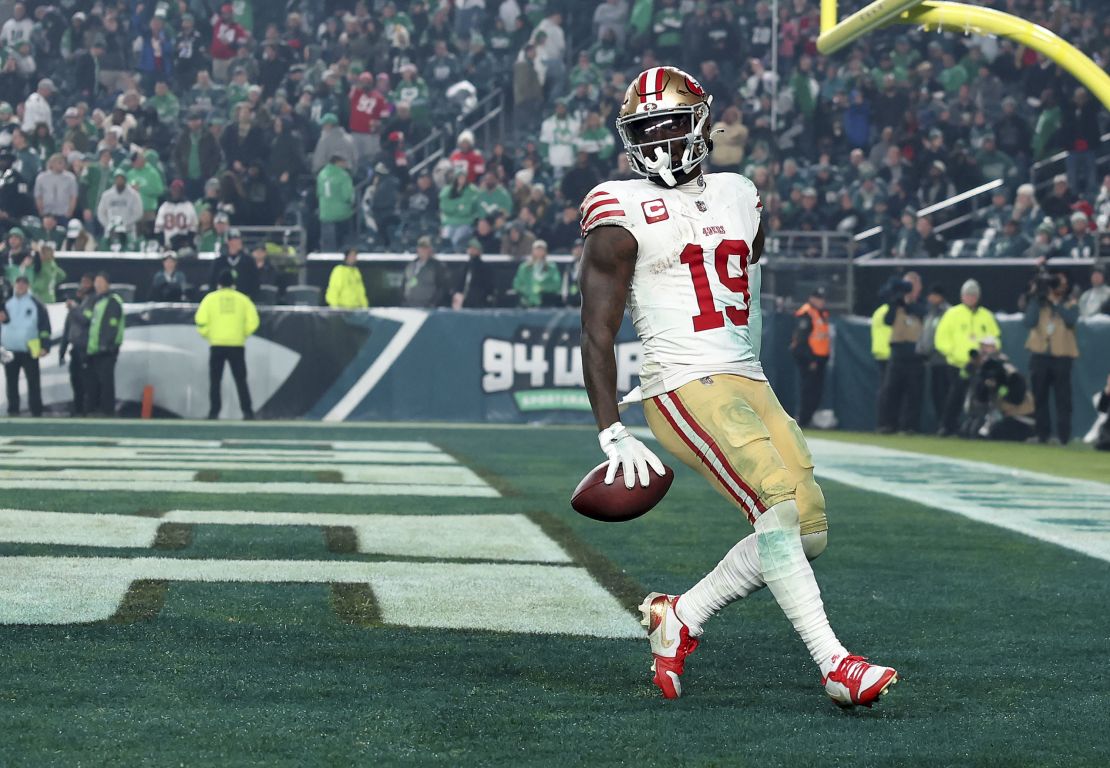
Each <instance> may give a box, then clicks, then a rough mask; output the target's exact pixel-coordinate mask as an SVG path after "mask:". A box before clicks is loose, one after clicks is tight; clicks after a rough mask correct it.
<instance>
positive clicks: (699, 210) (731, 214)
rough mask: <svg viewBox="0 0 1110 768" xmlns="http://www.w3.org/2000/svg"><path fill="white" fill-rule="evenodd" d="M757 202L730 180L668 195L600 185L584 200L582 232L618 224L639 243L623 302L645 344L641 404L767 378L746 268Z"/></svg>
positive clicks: (750, 189) (709, 177)
mask: <svg viewBox="0 0 1110 768" xmlns="http://www.w3.org/2000/svg"><path fill="white" fill-rule="evenodd" d="M761 210H762V203H761V202H760V200H759V194H758V193H757V192H756V189H755V185H754V184H752V182H751V181H750V180H748V179H747V178H746V177H744V176H741V175H739V174H735V173H711V174H705V175H703V176H700V177H698V178H697V179H694V180H693V181H690V182H687V183H686V184H683V185H681V186H678V187H675V188H673V189H665V188H663V187H660V186H659V185H657V184H654V183H652V182H650V181H648V180H646V179H633V180H630V181H607V182H604V183H602V184H599V185H598V186H596V187H594V189H593V190H591V192H590V193H589V194H588V195H587V196H586V198H585V199H584V200H583V201H582V207H581V214H582V235H583V237H585V236H586V235H587V234H588V233H589V232H591V231H593V230H594V229H596V228H597V227H603V226H618V227H622V228H624V229H626V230H628V232H629V233H630V234H631V235H632V236H633V237H634V238H636V242H637V244H638V249H637V256H636V268H635V271H634V273H633V276H632V285H631V286H630V290H629V298H628V304H629V308H630V309H631V311H632V322H633V324H634V325H635V326H636V332H637V333H638V334H639V336H640V341H641V343H642V344H643V355H644V356H643V363H642V367H641V370H640V386H641V388H642V390H643V393H644V397H654V396H656V395H660V394H663V393H664V392H670V391H672V390H675V389H678V388H679V387H681V386H682V385H683V384H686V383H688V382H690V381H693V380H695V379H700V378H702V377H704V376H711V375H713V374H724V373H733V374H738V375H740V376H745V377H747V378H749V379H756V380H759V381H766V380H767V377H766V376H765V375H764V373H763V368H762V366H761V365H760V364H759V334H760V332H761V330H762V318H761V316H760V308H759V288H760V274H759V271H760V266H759V264H758V263H757V264H753V263H751V245H752V241H754V240H755V236H756V232H757V231H758V230H759V219H760V214H761Z"/></svg>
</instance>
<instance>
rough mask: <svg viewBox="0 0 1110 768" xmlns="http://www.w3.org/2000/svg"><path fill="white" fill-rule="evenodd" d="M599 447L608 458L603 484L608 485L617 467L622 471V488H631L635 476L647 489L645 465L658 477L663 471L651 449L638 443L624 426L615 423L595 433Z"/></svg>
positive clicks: (649, 476)
mask: <svg viewBox="0 0 1110 768" xmlns="http://www.w3.org/2000/svg"><path fill="white" fill-rule="evenodd" d="M597 440H598V443H600V445H601V450H602V451H604V453H605V455H606V456H608V457H609V468H608V470H607V471H606V472H605V484H606V485H612V484H613V480H615V479H616V477H617V469H618V468H619V469H621V470H622V471H623V472H624V487H625V488H632V486H633V485H635V484H636V480H637V479H639V481H640V485H641V486H643V487H644V488H647V486H648V483H649V482H650V481H651V473H650V472H649V471H648V467H651V468H652V469H654V470H655V473H656V474H658V475H659V476H660V477H662V476H663V474H664V473H665V472H666V468H665V467H664V466H663V462H661V461H660V460H659V457H658V456H656V455H655V454H654V453H652V452H651V449H650V448H648V447H647V446H646V445H644V444H643V443H641V442H640V441H639V440H637V439H636V438H635V437H633V436H632V433H631V432H629V431H628V427H626V426H624V425H623V424H621V423H620V422H619V421H618V422H615V423H614V424H612V425H611V426H609V427H608V428H606V429H603V430H601V432H599V433H598V435H597Z"/></svg>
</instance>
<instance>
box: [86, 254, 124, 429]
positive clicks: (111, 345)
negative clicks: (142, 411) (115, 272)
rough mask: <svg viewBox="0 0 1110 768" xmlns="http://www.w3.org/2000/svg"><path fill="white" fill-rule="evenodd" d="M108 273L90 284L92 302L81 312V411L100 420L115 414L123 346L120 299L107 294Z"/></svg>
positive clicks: (97, 277)
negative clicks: (85, 327)
mask: <svg viewBox="0 0 1110 768" xmlns="http://www.w3.org/2000/svg"><path fill="white" fill-rule="evenodd" d="M111 287H112V284H111V282H109V280H108V273H107V272H101V273H99V274H97V276H96V278H95V279H94V280H93V290H94V291H95V292H96V298H94V299H93V302H92V306H91V307H90V308H88V309H86V310H85V312H84V314H85V318H86V319H87V320H88V322H89V341H88V345H87V346H86V347H85V353H86V354H85V410H86V411H87V412H88V413H97V412H99V413H100V414H101V415H102V416H114V415H115V413H116V360H118V359H119V348H120V347H121V346H122V345H123V329H124V315H123V299H121V298H120V297H119V295H118V294H115V293H112V292H111Z"/></svg>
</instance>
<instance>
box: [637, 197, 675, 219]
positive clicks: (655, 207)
mask: <svg viewBox="0 0 1110 768" xmlns="http://www.w3.org/2000/svg"><path fill="white" fill-rule="evenodd" d="M640 207H641V208H643V209H644V221H646V222H647V223H648V224H655V223H656V222H660V221H666V220H667V219H669V218H670V217H671V214H669V213H668V212H667V204H666V203H664V202H663V198H661V197H657V198H656V199H654V200H645V201H643V202H642V203H640Z"/></svg>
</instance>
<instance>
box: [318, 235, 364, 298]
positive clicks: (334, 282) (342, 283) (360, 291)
mask: <svg viewBox="0 0 1110 768" xmlns="http://www.w3.org/2000/svg"><path fill="white" fill-rule="evenodd" d="M324 301H325V302H326V303H327V305H328V306H329V307H334V308H336V309H365V308H366V307H368V306H370V302H369V301H368V300H367V299H366V288H365V286H364V285H363V283H362V272H361V271H360V270H359V268H358V249H357V248H348V249H347V252H346V253H345V254H343V261H342V262H341V263H339V264H336V265H335V266H334V267H333V268H332V270H331V276H330V277H329V278H328V290H327V292H326V293H325V294H324Z"/></svg>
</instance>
